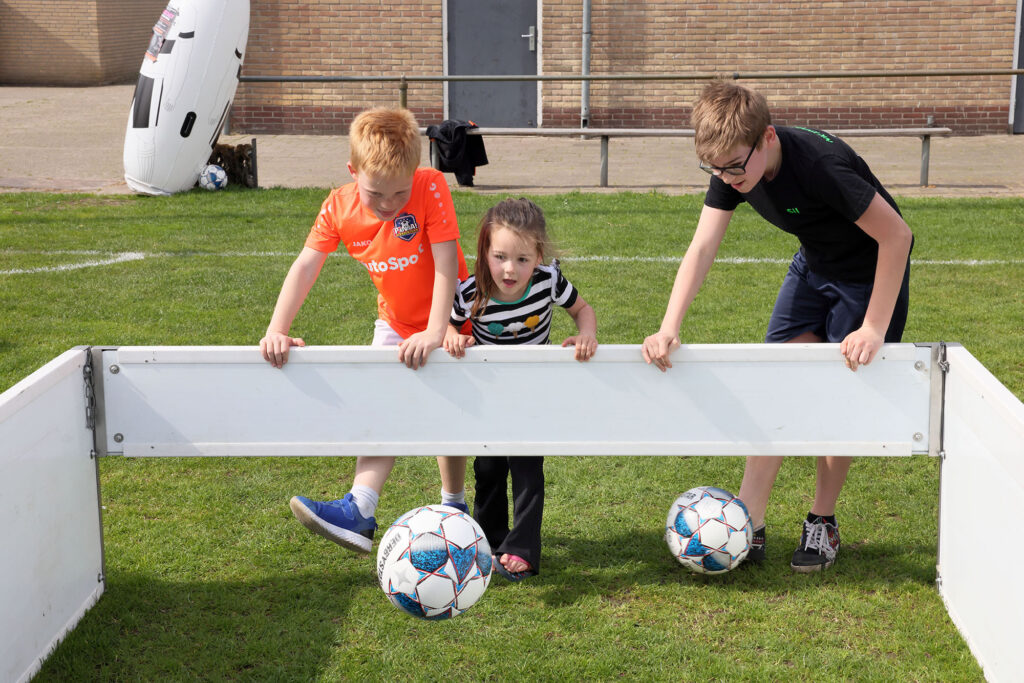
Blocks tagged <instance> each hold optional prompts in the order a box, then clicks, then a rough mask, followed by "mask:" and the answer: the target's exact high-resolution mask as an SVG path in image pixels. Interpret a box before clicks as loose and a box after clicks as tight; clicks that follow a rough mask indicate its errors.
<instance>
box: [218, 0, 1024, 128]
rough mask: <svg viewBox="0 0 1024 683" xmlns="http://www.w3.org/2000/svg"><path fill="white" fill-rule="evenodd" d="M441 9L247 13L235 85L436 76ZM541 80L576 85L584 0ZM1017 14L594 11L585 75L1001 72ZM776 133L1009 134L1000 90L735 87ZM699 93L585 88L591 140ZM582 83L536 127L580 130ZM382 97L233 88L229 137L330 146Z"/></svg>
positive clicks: (323, 1)
mask: <svg viewBox="0 0 1024 683" xmlns="http://www.w3.org/2000/svg"><path fill="white" fill-rule="evenodd" d="M443 2H444V0H429V1H427V0H409V1H408V2H392V1H389V0H378V1H377V2H368V1H366V0H360V1H359V2H353V1H351V0H342V1H338V0H330V1H328V0H306V1H302V2H300V1H298V0H278V1H274V0H252V17H251V23H250V34H249V46H248V54H247V55H246V61H245V67H244V73H245V74H247V75H257V74H265V75H281V74H289V75H328V74H335V75H350V76H355V75H396V74H403V73H404V74H409V75H440V74H442V73H443V70H444V65H443V51H442V37H443V25H442V22H443V14H442V7H443ZM542 8H543V17H542V19H541V43H542V55H543V63H542V73H545V74H571V73H579V72H580V68H581V56H580V51H581V45H582V39H581V35H580V32H581V25H582V2H581V1H580V0H545V2H544V3H543V6H542ZM1015 21H1016V0H976V1H975V2H972V3H965V2H962V1H961V0H957V1H956V2H954V1H953V0H934V1H932V2H925V1H924V0H902V1H896V0H845V1H839V0H830V1H827V2H808V1H806V0H803V1H796V0H773V1H770V2H767V1H763V0H762V1H756V2H755V1H733V2H701V1H697V2H686V3H681V2H678V1H677V0H672V1H668V0H649V1H648V2H643V3H626V2H613V3H600V2H595V3H593V9H592V31H593V33H592V55H591V72H592V73H595V74H598V73H646V74H656V73H658V74H660V73H694V72H698V73H716V74H732V73H734V72H742V73H766V72H797V71H824V72H830V71H844V70H847V71H848V70H887V69H899V70H907V69H920V70H924V69H927V70H934V69H977V68H1011V67H1012V66H1013V64H1012V58H1013V37H1014V23H1015ZM745 83H746V84H747V85H751V86H753V87H756V88H758V89H761V90H762V91H763V92H765V94H766V95H767V96H768V98H769V102H770V104H771V106H772V109H773V113H774V117H775V121H776V122H777V123H782V124H785V123H801V124H810V125H817V126H823V127H832V128H838V127H880V126H890V125H908V126H909V125H924V124H925V122H926V120H927V117H928V116H929V115H933V116H934V117H935V123H936V124H937V125H942V126H949V127H951V128H953V129H954V130H955V131H956V132H957V133H958V134H976V133H1002V132H1005V131H1006V129H1007V120H1008V115H1009V107H1010V78H1009V77H1007V76H989V77H978V76H972V77H963V78H954V77H944V78H872V79H864V78H858V79H847V78H843V79H838V78H837V79H826V80H797V79H789V80H760V79H758V80H754V79H751V80H747V81H745ZM702 85H703V81H654V82H644V83H636V82H625V81H611V82H593V83H592V84H591V87H590V93H591V100H590V125H591V126H593V127H651V128H653V127H688V125H689V123H688V116H689V106H690V103H692V101H693V100H694V98H695V97H696V95H697V92H698V91H699V89H700V87H701V86H702ZM580 90H581V86H580V83H579V82H547V83H545V84H544V85H543V88H542V103H543V113H542V117H541V122H542V125H545V126H577V125H579V122H580ZM397 102H398V88H397V84H395V83H374V84H352V83H342V84H328V85H313V84H274V85H270V84H242V85H241V86H240V87H239V92H238V96H237V98H236V102H235V108H234V115H233V120H232V123H233V127H234V130H236V131H239V132H252V133H257V132H276V131H289V132H305V133H337V132H344V131H345V130H346V129H347V125H348V122H349V121H350V120H351V118H352V116H353V115H354V114H355V113H356V112H358V111H360V110H361V109H364V108H365V107H367V106H372V105H378V104H397ZM408 103H409V107H410V109H412V111H413V112H414V113H415V114H416V115H417V117H418V118H419V119H420V120H421V122H430V121H436V120H439V119H440V118H441V116H442V112H443V104H444V103H443V88H442V86H441V85H440V84H410V85H409V92H408Z"/></svg>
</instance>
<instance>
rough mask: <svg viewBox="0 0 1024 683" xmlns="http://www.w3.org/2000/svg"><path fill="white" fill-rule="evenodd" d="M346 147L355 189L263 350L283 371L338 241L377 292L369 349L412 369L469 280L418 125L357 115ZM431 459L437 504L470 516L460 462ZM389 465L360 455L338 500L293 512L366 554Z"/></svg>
mask: <svg viewBox="0 0 1024 683" xmlns="http://www.w3.org/2000/svg"><path fill="white" fill-rule="evenodd" d="M349 147H350V157H349V162H348V170H349V173H351V175H352V179H353V181H354V182H352V183H349V184H347V185H344V186H342V187H339V188H337V189H336V190H334V191H333V192H331V194H330V195H329V196H328V197H327V200H326V201H325V202H324V203H323V207H322V208H321V210H320V214H319V215H318V216H317V218H316V222H315V223H314V225H313V229H312V230H311V231H310V233H309V237H308V238H307V239H306V244H305V247H304V248H303V249H302V251H301V252H300V253H299V256H298V258H296V259H295V262H294V263H293V264H292V267H291V269H290V270H289V271H288V275H287V277H285V280H284V285H282V287H281V294H280V295H279V296H278V299H277V305H276V306H275V307H274V314H273V316H272V317H271V320H270V325H269V327H268V328H267V333H266V335H265V336H264V337H263V339H261V340H260V351H261V353H262V354H263V358H264V359H265V360H267V362H269V363H270V364H271V365H273V366H274V367H277V368H280V367H282V366H283V365H284V364H285V363H286V362H288V351H289V349H290V348H291V347H292V346H305V345H306V344H305V342H304V341H303V340H302V339H299V338H296V337H291V336H289V335H288V332H289V330H290V328H291V324H292V321H293V320H294V318H295V315H296V314H297V313H298V311H299V308H300V307H301V306H302V303H303V301H305V299H306V296H307V295H308V294H309V290H310V288H312V286H313V283H314V282H316V279H317V276H318V275H319V274H320V269H321V268H322V267H323V265H324V262H325V261H326V260H327V255H328V254H329V253H330V252H332V251H334V250H335V249H337V248H338V245H339V244H344V245H345V248H346V249H347V250H348V253H349V255H351V256H352V258H354V259H356V260H357V261H359V262H360V263H362V264H363V265H364V266H366V269H367V271H368V273H369V275H370V279H371V280H372V281H373V283H374V285H376V286H377V290H378V296H377V315H378V319H377V321H376V323H375V324H374V334H373V345H374V346H386V345H397V346H398V359H399V361H401V362H402V363H405V365H406V366H408V367H409V368H412V369H413V370H415V369H416V368H418V367H419V366H421V365H423V364H424V363H426V361H427V356H428V355H429V354H430V352H431V351H433V350H434V349H436V348H437V347H439V346H440V345H441V343H442V342H443V341H444V334H445V331H446V330H447V326H448V316H449V314H450V313H451V309H452V300H453V297H454V294H455V286H456V284H457V283H458V281H459V280H460V279H461V280H464V279H466V278H467V277H468V276H469V272H468V271H467V269H466V260H465V258H464V256H463V254H462V250H461V248H460V247H459V244H458V238H459V227H458V223H457V222H456V219H455V207H454V205H453V204H452V198H451V193H450V192H449V190H448V184H447V183H446V182H445V179H444V176H443V175H442V174H441V173H440V172H438V171H436V170H434V169H431V168H419V162H420V150H421V142H420V135H419V128H418V127H417V125H416V120H415V119H414V118H413V116H412V114H411V113H409V112H408V111H407V110H404V109H385V108H377V109H370V110H367V111H364V112H362V113H361V114H359V115H358V116H356V118H355V119H354V120H353V121H352V125H351V127H350V128H349ZM437 462H438V468H439V469H440V471H441V497H442V501H441V502H442V504H444V505H451V506H453V507H456V508H458V509H459V510H462V511H464V512H468V507H467V506H466V502H465V479H466V458H464V457H438V459H437ZM394 464H395V459H394V458H393V457H367V456H360V457H359V458H357V459H356V471H355V476H354V478H353V481H352V489H351V491H350V492H349V493H347V494H346V495H345V497H344V498H342V499H340V500H332V501H323V502H321V501H314V500H310V499H308V498H306V497H303V496H295V497H293V498H292V499H291V501H290V503H289V504H290V506H291V509H292V513H293V514H294V515H295V516H296V517H297V518H298V520H299V521H300V522H302V524H303V525H305V526H306V527H307V528H308V529H310V530H311V531H313V532H314V533H317V534H319V535H321V536H323V537H324V538H327V539H330V540H332V541H334V542H335V543H337V544H339V545H341V546H343V547H345V548H349V549H351V550H355V551H357V552H369V551H370V547H371V546H372V545H373V533H374V530H375V529H376V528H377V523H376V520H375V519H374V517H373V514H374V512H375V510H376V508H377V503H378V501H379V498H380V492H381V490H382V489H383V487H384V482H385V481H386V480H387V478H388V475H389V474H391V469H392V467H394Z"/></svg>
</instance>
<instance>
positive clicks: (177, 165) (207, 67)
mask: <svg viewBox="0 0 1024 683" xmlns="http://www.w3.org/2000/svg"><path fill="white" fill-rule="evenodd" d="M248 35H249V0H171V1H170V2H169V3H168V5H167V9H165V10H164V11H163V12H162V13H161V15H160V19H159V21H157V23H156V25H155V26H154V27H153V37H152V39H151V40H150V43H149V49H147V50H146V55H145V57H144V58H143V60H142V68H140V69H139V82H138V85H136V87H135V95H134V97H133V98H132V106H131V110H130V111H129V112H128V129H127V131H126V132H125V136H124V179H125V181H126V182H127V183H128V187H130V188H132V189H133V190H135V191H136V192H142V193H145V194H154V195H168V194H173V193H175V192H181V191H183V190H188V189H191V188H192V187H194V186H195V184H196V179H197V178H198V177H199V173H200V172H201V171H202V170H203V168H204V167H205V166H206V162H207V160H208V159H209V158H210V152H211V151H212V150H213V146H214V145H215V144H216V142H217V138H218V137H219V136H220V131H221V129H222V128H223V127H224V122H225V120H226V119H227V116H228V112H229V111H230V108H231V100H232V99H233V98H234V96H235V88H236V87H237V86H238V76H239V75H240V73H241V70H242V60H243V57H244V55H245V44H246V40H247V38H248Z"/></svg>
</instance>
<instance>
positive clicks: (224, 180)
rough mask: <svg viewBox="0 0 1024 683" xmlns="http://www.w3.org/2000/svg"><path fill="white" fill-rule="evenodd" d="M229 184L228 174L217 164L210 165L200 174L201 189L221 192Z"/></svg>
mask: <svg viewBox="0 0 1024 683" xmlns="http://www.w3.org/2000/svg"><path fill="white" fill-rule="evenodd" d="M227 184H228V174H227V173H225V172H224V169H223V168H221V167H220V166H218V165H217V164H210V165H209V166H207V167H206V168H204V169H203V171H202V173H200V174H199V187H201V188H203V189H204V190H210V191H213V190H219V189H221V188H222V187H225V186H226V185H227Z"/></svg>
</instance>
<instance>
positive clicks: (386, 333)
mask: <svg viewBox="0 0 1024 683" xmlns="http://www.w3.org/2000/svg"><path fill="white" fill-rule="evenodd" d="M403 341H405V337H403V336H402V335H400V334H398V333H397V332H395V331H394V330H393V329H391V325H388V324H387V323H386V322H384V321H383V320H381V319H380V318H377V319H376V320H375V321H373V341H372V342H370V346H398V345H399V344H401V343H402V342H403Z"/></svg>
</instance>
